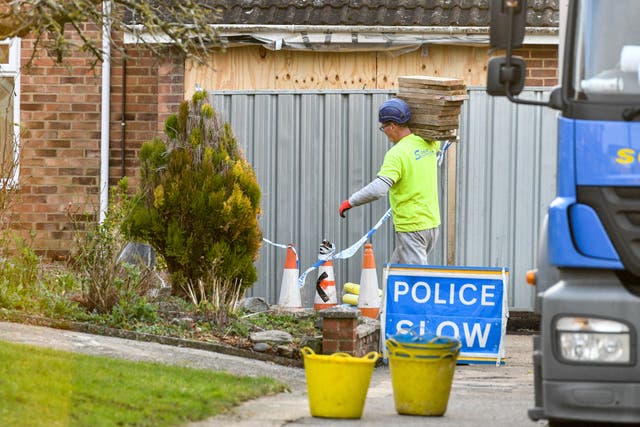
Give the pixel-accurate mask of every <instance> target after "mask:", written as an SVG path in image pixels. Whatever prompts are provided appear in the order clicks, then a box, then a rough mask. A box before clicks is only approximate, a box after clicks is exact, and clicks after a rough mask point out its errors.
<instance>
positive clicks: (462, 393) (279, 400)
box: [0, 322, 546, 427]
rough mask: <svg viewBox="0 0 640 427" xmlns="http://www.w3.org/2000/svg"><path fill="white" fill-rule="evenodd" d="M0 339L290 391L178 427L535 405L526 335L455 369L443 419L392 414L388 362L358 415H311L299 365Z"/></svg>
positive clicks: (508, 418) (493, 411)
mask: <svg viewBox="0 0 640 427" xmlns="http://www.w3.org/2000/svg"><path fill="white" fill-rule="evenodd" d="M0 340H4V341H11V342H19V343H24V344H31V345H37V346H43V347H50V348H56V349H59V350H65V351H74V352H79V353H84V354H92V355H101V356H108V357H116V358H122V359H130V360H138V361H152V362H160V363H167V364H175V365H181V366H189V367H194V368H200V369H212V370H224V371H228V372H231V373H233V374H238V375H249V376H255V375H264V376H270V377H274V378H277V379H279V380H281V381H283V382H285V383H286V384H288V385H289V388H290V390H291V392H290V393H280V394H278V395H274V396H266V397H262V398H259V399H255V400H252V401H248V402H245V403H244V404H242V405H240V406H238V407H236V408H234V409H233V410H232V411H231V412H230V413H227V414H223V415H221V416H218V417H214V418H210V419H208V420H205V421H200V422H196V423H191V424H189V425H188V426H184V427H213V426H242V427H249V426H256V427H258V426H259V427H265V426H273V427H275V426H285V425H286V426H345V427H346V426H403V427H405V426H406V427H411V426H438V427H479V426H491V427H533V426H544V425H546V423H545V422H538V423H536V422H533V421H531V420H529V419H528V417H527V409H528V408H529V407H530V406H531V404H532V402H533V370H532V364H531V347H532V338H531V336H528V335H507V337H506V341H505V347H506V356H507V357H506V364H505V366H499V367H497V366H495V365H466V366H457V367H456V372H455V375H454V379H453V386H452V389H451V395H450V397H449V403H448V406H447V412H446V414H445V415H444V416H443V417H419V416H406V415H398V414H397V413H396V412H395V406H394V402H393V390H392V386H391V375H390V372H389V368H388V367H387V366H383V367H379V368H376V369H375V371H374V373H373V377H372V379H371V384H370V386H369V389H368V393H367V399H366V402H365V407H364V412H363V415H362V418H361V419H359V420H345V419H324V418H316V417H312V416H311V415H310V412H309V400H308V396H307V388H306V387H307V386H306V382H305V372H304V369H300V368H291V367H285V366H280V365H276V364H274V363H269V362H263V361H259V360H253V359H247V358H242V357H236V356H230V355H226V354H221V353H214V352H210V351H205V350H197V349H191V348H184V347H175V346H169V345H163V344H156V343H149V342H141V341H134V340H127V339H122V338H114V337H106V336H100V335H91V334H85V333H81V332H74V331H66V330H58V329H51V328H45V327H39V326H29V325H23V324H16V323H9V322H0Z"/></svg>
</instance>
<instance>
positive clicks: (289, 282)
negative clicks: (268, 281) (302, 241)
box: [278, 243, 302, 308]
mask: <svg viewBox="0 0 640 427" xmlns="http://www.w3.org/2000/svg"><path fill="white" fill-rule="evenodd" d="M298 275H299V269H298V257H297V256H296V249H295V247H294V246H293V243H291V244H289V246H287V257H286V258H285V261H284V272H283V273H282V284H281V285H280V299H278V305H279V306H280V307H286V308H302V301H301V298H300V288H299V287H298Z"/></svg>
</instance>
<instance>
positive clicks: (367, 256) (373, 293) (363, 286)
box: [358, 243, 380, 319]
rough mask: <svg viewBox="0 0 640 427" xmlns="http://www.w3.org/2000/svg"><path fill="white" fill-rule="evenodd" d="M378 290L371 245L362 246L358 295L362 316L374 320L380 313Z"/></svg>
mask: <svg viewBox="0 0 640 427" xmlns="http://www.w3.org/2000/svg"><path fill="white" fill-rule="evenodd" d="M378 292H379V289H378V273H377V272H376V259H375V257H374V256H373V245H372V244H371V243H367V244H365V245H364V256H363V258H362V272H361V273H360V295H359V296H358V309H359V310H360V313H362V315H363V316H366V317H371V318H373V319H376V318H377V317H378V314H379V313H380V295H379V293H378Z"/></svg>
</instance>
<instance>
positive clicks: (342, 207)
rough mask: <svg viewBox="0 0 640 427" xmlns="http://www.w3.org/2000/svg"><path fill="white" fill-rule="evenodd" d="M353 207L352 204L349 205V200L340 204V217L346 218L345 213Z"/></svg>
mask: <svg viewBox="0 0 640 427" xmlns="http://www.w3.org/2000/svg"><path fill="white" fill-rule="evenodd" d="M352 207H353V206H351V203H349V199H347V200H345V201H343V202H342V203H340V209H339V210H338V211H339V212H340V216H341V217H342V218H344V217H345V216H344V213H345V212H346V211H348V210H349V209H351V208H352Z"/></svg>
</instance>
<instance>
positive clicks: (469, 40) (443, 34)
mask: <svg viewBox="0 0 640 427" xmlns="http://www.w3.org/2000/svg"><path fill="white" fill-rule="evenodd" d="M212 27H213V28H214V29H215V30H216V31H217V33H218V34H219V36H220V41H221V42H222V43H223V44H225V43H226V44H227V45H228V46H229V44H228V42H229V41H230V40H231V39H236V40H238V39H240V38H242V37H248V38H250V39H252V40H254V42H253V43H252V44H263V45H265V47H267V48H270V47H269V46H268V44H272V43H273V40H276V39H278V38H280V39H282V40H286V39H289V40H291V39H292V37H293V38H295V37H302V38H304V39H305V43H296V42H293V43H291V44H290V45H289V46H286V48H293V49H305V47H308V46H309V41H308V40H322V42H321V43H322V44H323V45H325V46H324V48H325V49H327V50H330V47H329V46H328V45H330V43H329V42H328V41H327V40H328V39H327V36H333V39H334V40H339V39H340V37H339V36H343V37H342V38H344V37H346V35H353V34H358V35H365V36H380V37H383V38H386V39H387V40H388V39H389V37H393V36H394V35H395V36H397V37H398V38H399V39H402V42H403V43H406V42H408V41H409V40H410V39H412V38H413V40H412V41H411V43H412V44H421V43H439V44H461V43H463V44H471V45H488V44H489V27H478V26H467V27H460V26H448V27H444V26H428V27H427V26H343V25H338V26H336V25H255V24H212ZM141 29H142V28H141V27H140V26H136V25H133V26H129V31H127V32H126V33H125V43H126V44H136V43H139V42H141V41H144V42H147V43H148V42H151V43H154V42H155V43H170V41H169V40H167V39H165V38H163V37H162V36H157V35H150V34H145V33H142V32H140V30H141ZM371 39H372V43H374V41H373V39H374V37H371ZM398 42H400V40H398ZM358 43H359V44H360V47H364V46H366V43H364V44H363V43H362V41H359V42H358ZM240 44H251V43H248V42H246V41H243V42H240V43H235V45H240ZM524 44H555V45H557V44H558V28H557V27H527V28H526V34H525V40H524ZM343 45H344V43H343ZM352 47H353V48H354V49H352V50H358V47H356V46H352ZM370 47H373V46H370ZM278 49H279V48H277V49H276V50H278ZM341 50H344V49H341Z"/></svg>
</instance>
